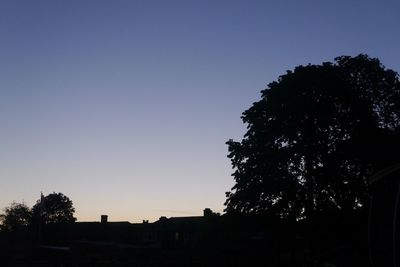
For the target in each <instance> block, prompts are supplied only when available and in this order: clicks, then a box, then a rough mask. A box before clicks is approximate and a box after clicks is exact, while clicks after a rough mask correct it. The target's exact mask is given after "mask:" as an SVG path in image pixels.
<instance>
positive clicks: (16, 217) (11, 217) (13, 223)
mask: <svg viewBox="0 0 400 267" xmlns="http://www.w3.org/2000/svg"><path fill="white" fill-rule="evenodd" d="M31 218H32V214H31V210H30V208H29V207H28V206H27V205H25V204H24V203H17V202H13V203H11V204H10V206H8V207H6V208H5V209H4V213H3V214H0V230H2V231H8V232H13V231H15V230H17V229H18V228H19V227H21V226H27V225H29V223H30V222H31Z"/></svg>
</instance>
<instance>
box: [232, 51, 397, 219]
mask: <svg viewBox="0 0 400 267" xmlns="http://www.w3.org/2000/svg"><path fill="white" fill-rule="evenodd" d="M261 93H262V95H261V100H260V101H258V102H255V103H253V105H252V106H251V107H250V108H249V109H248V110H246V111H245V112H244V113H243V115H242V120H243V122H244V123H246V124H247V132H246V134H245V135H244V137H243V139H242V140H241V141H240V142H237V141H233V140H229V141H228V142H227V144H228V147H229V154H228V157H229V158H230V159H231V162H232V167H233V169H234V173H233V174H232V176H233V177H234V180H235V185H234V186H233V188H232V190H231V191H230V192H227V200H226V202H225V205H226V211H227V212H239V213H255V214H264V213H266V214H272V215H277V216H279V217H281V218H292V219H300V218H311V217H313V216H314V215H316V214H319V213H321V212H324V211H329V210H344V211H351V210H354V209H357V208H360V207H362V206H364V205H365V204H366V203H367V201H368V184H367V177H369V175H371V174H372V172H374V171H377V170H379V169H380V168H382V167H384V166H386V165H388V164H390V163H394V162H398V161H399V156H398V152H397V153H396V154H397V156H396V154H395V153H394V152H395V151H396V150H397V151H399V147H400V82H399V79H398V74H397V73H396V72H394V71H393V70H390V69H386V68H385V67H384V66H383V65H382V64H381V63H380V61H379V60H378V59H373V58H370V57H368V56H367V55H359V56H356V57H349V56H342V57H338V58H336V59H335V61H334V62H333V63H331V62H325V63H323V64H321V65H307V66H298V67H296V68H295V69H294V71H288V72H287V73H286V74H285V75H282V76H280V77H279V79H278V80H277V81H275V82H272V83H270V84H269V85H268V87H267V88H266V89H265V90H263V91H261Z"/></svg>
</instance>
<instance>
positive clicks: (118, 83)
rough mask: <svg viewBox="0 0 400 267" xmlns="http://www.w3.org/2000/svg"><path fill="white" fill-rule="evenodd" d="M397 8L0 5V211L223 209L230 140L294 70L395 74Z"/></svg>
mask: <svg viewBox="0 0 400 267" xmlns="http://www.w3.org/2000/svg"><path fill="white" fill-rule="evenodd" d="M399 10H400V2H399V1H378V0H377V1H366V0H364V1H361V0H359V1H357V0H355V1H347V0H346V1H345V0H342V1H338V0H336V1H333V0H332V1H329V0H328V1H320V0H318V1H317V0H315V1H307V0H303V1H295V0H293V1H252V0H250V1H249V0H247V1H244V0H243V1H232V0H229V1H228V0H227V1H218V0H213V1H204V0H202V1H200V0H198V1H190V0H185V1H184V0H182V1H172V0H171V1H164V0H159V1H152V0H146V1H144V0H141V1H139V0H136V1H135V0H130V1H128V0H115V1H109V0H107V1H101V0H96V1H88V0H68V1H57V0H48V1H41V0H35V1H31V0H26V1H19V0H9V1H6V0H4V1H1V2H0V140H1V142H0V143H1V147H0V208H3V207H5V206H7V205H8V204H9V203H10V202H12V201H18V202H20V201H25V202H26V204H28V205H30V206H31V205H33V204H34V203H35V201H36V200H37V199H38V198H39V196H40V192H41V191H43V193H45V194H48V193H51V192H53V191H55V192H62V193H64V194H65V195H67V196H69V197H70V198H71V199H72V200H73V202H74V205H75V207H76V216H77V217H78V219H79V220H98V219H99V217H100V214H108V215H109V216H110V220H128V221H132V222H138V221H141V220H142V219H150V220H151V221H152V220H156V219H157V218H158V217H160V216H162V215H165V216H168V217H169V216H184V215H198V214H201V212H202V209H203V208H205V207H209V208H211V209H214V210H216V211H219V212H221V211H222V209H223V202H224V200H225V192H226V191H228V190H229V189H230V188H231V187H232V185H233V179H232V177H231V176H230V174H231V172H232V170H231V167H230V162H229V160H228V159H227V157H226V155H227V146H226V145H225V141H227V140H228V139H229V138H233V139H240V138H241V136H242V135H243V133H244V132H245V126H244V125H243V124H242V122H241V120H240V116H241V113H242V112H243V111H244V110H245V109H247V108H248V107H250V106H251V104H252V103H253V102H254V101H256V100H258V99H259V97H260V93H259V92H260V90H262V89H263V88H265V87H266V85H267V84H268V83H269V82H271V81H273V80H276V78H277V77H278V76H279V75H280V74H283V73H284V72H285V71H286V70H288V69H292V68H293V67H295V66H296V65H299V64H307V63H321V62H322V61H331V60H333V59H334V57H336V56H339V55H357V54H359V53H367V54H369V55H370V56H373V57H378V58H380V59H381V61H382V62H383V63H384V64H385V65H386V66H387V67H389V68H392V69H395V70H397V71H399V70H400V53H399V48H400V32H399V28H398V27H399V25H400V16H399Z"/></svg>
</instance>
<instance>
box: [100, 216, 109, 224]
mask: <svg viewBox="0 0 400 267" xmlns="http://www.w3.org/2000/svg"><path fill="white" fill-rule="evenodd" d="M107 221H108V216H107V215H101V223H107Z"/></svg>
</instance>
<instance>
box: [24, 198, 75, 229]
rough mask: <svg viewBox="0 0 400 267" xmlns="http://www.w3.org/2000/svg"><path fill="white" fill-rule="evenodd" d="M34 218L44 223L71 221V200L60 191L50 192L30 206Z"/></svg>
mask: <svg viewBox="0 0 400 267" xmlns="http://www.w3.org/2000/svg"><path fill="white" fill-rule="evenodd" d="M32 212H33V217H34V219H38V218H40V220H41V222H42V223H44V224H50V223H73V222H75V221H76V218H75V217H74V212H75V209H74V207H73V204H72V201H71V200H70V199H69V198H68V197H67V196H65V195H63V194H62V193H51V194H49V195H47V196H45V197H42V199H39V200H38V201H37V202H36V204H35V205H34V206H33V208H32Z"/></svg>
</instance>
